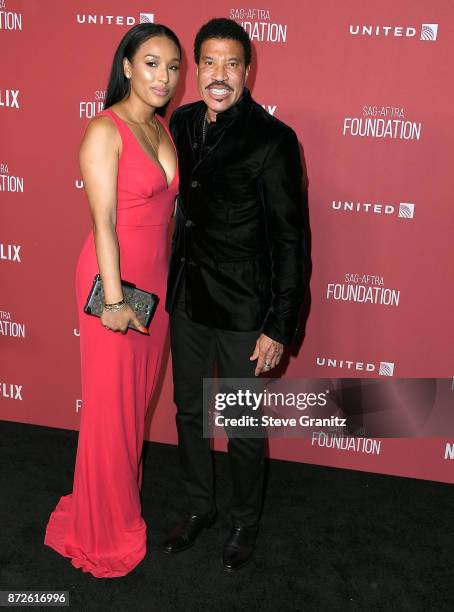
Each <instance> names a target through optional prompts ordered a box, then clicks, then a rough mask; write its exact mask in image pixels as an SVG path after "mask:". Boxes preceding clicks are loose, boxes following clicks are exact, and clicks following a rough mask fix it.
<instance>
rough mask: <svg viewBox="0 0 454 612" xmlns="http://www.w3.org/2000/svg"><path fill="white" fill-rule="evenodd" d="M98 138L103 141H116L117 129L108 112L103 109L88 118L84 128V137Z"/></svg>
mask: <svg viewBox="0 0 454 612" xmlns="http://www.w3.org/2000/svg"><path fill="white" fill-rule="evenodd" d="M87 138H88V139H91V138H95V139H100V140H104V141H116V140H117V139H118V129H117V126H116V124H115V121H114V119H113V118H112V117H111V115H110V113H107V112H106V111H103V112H102V113H100V114H99V115H96V117H93V118H92V119H90V121H89V122H88V124H87V128H86V130H85V136H84V139H87Z"/></svg>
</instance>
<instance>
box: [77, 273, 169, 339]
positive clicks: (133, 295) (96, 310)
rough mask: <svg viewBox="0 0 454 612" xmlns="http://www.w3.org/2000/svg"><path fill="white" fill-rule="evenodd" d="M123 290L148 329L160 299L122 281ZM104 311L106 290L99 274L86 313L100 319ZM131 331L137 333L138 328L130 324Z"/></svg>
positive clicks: (89, 296) (85, 307)
mask: <svg viewBox="0 0 454 612" xmlns="http://www.w3.org/2000/svg"><path fill="white" fill-rule="evenodd" d="M121 288H122V290H123V297H124V299H125V301H126V302H127V303H128V304H129V306H131V308H132V309H133V310H134V312H135V313H136V317H137V318H138V319H139V321H140V323H141V324H142V325H143V326H144V327H146V328H148V326H149V325H150V322H151V319H152V318H153V315H154V313H155V311H156V306H157V305H158V302H159V298H158V296H157V295H155V294H154V293H150V292H149V291H144V290H143V289H138V288H137V287H136V286H135V285H133V284H132V283H128V282H127V281H124V280H122V281H121ZM103 309H104V288H103V286H102V280H101V276H100V275H99V274H97V275H96V276H95V278H94V280H93V285H92V287H91V289H90V293H89V294H88V298H87V303H86V304H85V306H84V312H86V313H87V314H89V315H93V316H95V317H100V316H101V314H102V311H103ZM128 327H129V329H133V330H135V331H137V330H136V328H135V327H134V326H133V325H132V323H130V324H129V325H128Z"/></svg>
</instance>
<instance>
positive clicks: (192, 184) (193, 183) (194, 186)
mask: <svg viewBox="0 0 454 612" xmlns="http://www.w3.org/2000/svg"><path fill="white" fill-rule="evenodd" d="M191 187H192V188H193V189H195V188H196V187H200V183H199V181H192V183H191Z"/></svg>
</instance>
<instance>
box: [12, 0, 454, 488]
mask: <svg viewBox="0 0 454 612" xmlns="http://www.w3.org/2000/svg"><path fill="white" fill-rule="evenodd" d="M259 7H260V8H257V5H252V4H250V5H249V4H248V3H247V2H246V3H243V4H241V5H240V4H238V3H235V2H234V1H233V0H232V1H230V0H229V1H228V2H227V1H224V0H215V1H208V0H198V1H197V0H195V1H193V2H190V3H186V2H180V3H178V2H177V3H175V2H174V3H171V2H164V1H163V0H129V1H128V2H125V1H120V0H108V1H107V0H102V1H101V0H96V1H95V0H90V1H88V0H77V1H76V2H60V1H58V0H22V1H21V0H0V42H1V50H2V58H3V59H2V71H1V77H0V122H1V144H0V192H1V194H0V197H1V204H0V211H1V225H0V274H1V294H0V295H1V297H0V343H1V369H0V396H1V397H0V411H1V412H0V418H2V419H5V420H13V421H19V422H24V423H35V424H42V425H49V426H54V427H63V428H71V429H77V428H78V424H79V417H80V412H81V410H83V406H82V402H81V399H80V380H79V377H80V369H79V347H78V343H79V337H78V335H79V332H78V315H77V312H76V305H75V297H74V272H75V263H76V260H77V257H78V254H79V250H80V248H81V245H82V243H83V242H84V240H85V238H86V235H87V233H88V232H89V231H90V218H89V214H88V206H87V202H86V199H85V195H84V191H83V184H82V180H81V176H80V171H79V165H78V148H79V143H80V140H81V137H82V134H83V132H84V129H85V127H86V125H87V122H88V121H89V119H90V118H91V117H93V116H95V114H96V113H97V112H99V111H100V110H101V109H102V108H103V102H104V95H105V87H106V81H107V77H108V73H109V69H110V64H111V61H112V57H113V53H114V50H115V48H116V46H117V44H118V42H119V40H120V39H121V37H122V36H123V34H124V33H125V32H126V31H127V29H128V28H130V27H131V26H132V25H134V24H137V23H139V22H144V21H154V22H159V23H164V24H166V25H168V26H170V27H171V28H172V29H174V30H175V32H176V33H177V34H178V36H179V37H180V39H181V41H182V44H183V46H184V49H185V65H184V69H183V74H182V76H183V78H182V83H181V88H180V91H179V93H178V95H177V98H176V99H175V100H174V101H173V102H172V107H171V109H170V111H171V110H172V108H175V106H177V105H179V104H181V103H184V102H188V101H192V100H195V99H197V90H196V86H195V70H194V63H193V59H192V47H193V39H194V36H195V33H196V31H197V30H198V28H199V27H200V26H201V25H202V24H203V23H204V22H206V21H207V20H208V19H210V18H212V17H216V16H217V17H222V16H224V17H229V18H231V19H234V20H235V21H237V22H238V23H240V24H242V26H243V27H244V28H245V29H246V31H247V32H248V33H249V34H250V37H251V39H252V42H253V46H254V57H253V67H252V70H251V74H250V78H249V83H248V84H249V87H250V89H251V90H252V94H253V97H254V98H255V99H256V100H257V102H259V103H260V104H262V105H263V107H264V108H265V109H266V110H267V112H269V113H270V114H272V115H274V116H275V117H277V118H279V119H281V120H283V121H285V122H286V123H288V124H289V125H290V126H292V127H293V128H294V129H295V131H296V132H297V134H298V136H299V139H300V142H301V145H302V149H303V150H304V156H305V161H306V165H307V171H308V176H309V209H310V217H311V228H312V263H313V273H312V279H311V295H310V311H309V317H308V320H307V325H306V335H305V337H304V338H300V339H299V341H298V342H297V346H296V347H295V348H294V350H293V352H292V354H291V356H290V359H289V361H288V364H287V366H286V369H285V373H284V376H285V377H286V378H288V379H295V378H325V379H328V378H329V379H334V378H343V379H348V380H351V379H359V378H364V377H374V378H376V379H377V381H378V380H383V381H384V380H385V379H386V380H388V381H390V379H393V380H395V382H396V384H398V382H399V380H398V379H401V378H406V379H411V378H417V377H424V378H426V379H431V380H432V381H433V379H435V378H442V377H443V378H449V377H452V375H453V373H454V348H453V347H454V343H453V333H452V327H453V326H452V313H453V302H454V289H453V285H454V283H453V263H452V262H453V260H454V247H453V242H452V236H453V229H454V228H453V212H452V211H453V205H452V177H453V170H452V152H453V144H454V138H453V114H452V103H451V101H452V99H453V94H454V85H453V79H452V58H453V57H454V25H453V24H454V6H453V5H452V2H451V1H450V0H436V1H435V2H430V3H428V2H426V1H425V0H383V1H382V2H380V3H367V2H363V1H362V0H348V1H345V2H338V1H337V0H322V1H320V2H314V1H312V0H300V1H299V2H294V1H293V0H265V2H264V3H263V4H261V5H259ZM170 359H171V356H170V355H169V352H168V351H167V358H166V363H165V367H163V370H162V373H161V380H160V383H159V389H158V392H157V393H156V396H155V397H154V399H153V404H152V406H151V409H150V412H149V415H148V428H147V438H148V439H151V440H156V441H161V442H168V443H174V442H176V432H175V425H174V414H175V408H174V405H173V401H172V381H171V374H170V372H171V368H170ZM99 368H100V371H99V375H100V376H102V375H103V372H102V364H99ZM426 382H427V385H428V386H429V387H430V388H434V386H433V384H432V383H431V382H430V380H428V381H426ZM431 384H432V387H431ZM347 386H348V385H347ZM435 387H436V385H435ZM388 388H391V387H388ZM416 389H417V388H416ZM392 396H393V394H392V393H390V394H388V395H387V396H386V397H384V396H383V397H382V400H381V404H380V410H385V411H386V410H387V409H389V410H391V411H397V412H396V413H395V414H394V422H395V423H399V422H401V421H400V420H399V419H406V422H408V423H415V422H416V423H417V425H418V430H419V431H420V432H421V428H422V430H424V426H425V425H426V424H427V426H428V427H427V430H426V431H427V435H421V434H420V435H419V437H410V436H407V435H406V434H402V436H400V437H397V438H396V437H387V436H386V435H384V436H382V437H381V436H379V434H380V428H376V429H375V431H377V432H378V433H377V437H375V438H367V437H364V438H363V441H362V442H358V439H359V438H358V437H355V438H352V441H350V440H349V439H348V436H346V434H342V435H341V438H342V439H341V440H340V441H339V434H337V433H336V432H335V431H333V432H332V433H331V434H323V435H321V434H320V435H318V436H317V435H312V436H308V437H304V438H288V439H285V438H276V439H271V440H270V441H269V453H270V456H272V457H275V458H280V459H288V460H295V461H304V462H312V463H318V464H323V465H333V466H340V467H345V468H353V469H360V470H368V471H372V472H384V473H389V474H399V475H405V476H414V477H419V478H429V479H435V480H441V481H447V482H454V476H453V470H452V467H453V463H452V460H453V459H454V436H453V434H452V432H448V431H447V432H446V433H445V435H444V436H443V434H440V433H439V432H438V430H437V432H438V433H437V432H436V433H430V432H433V431H434V430H433V428H432V429H431V427H430V423H431V419H437V422H440V419H442V418H443V414H442V413H440V411H443V410H444V409H446V406H447V404H446V401H445V402H442V403H441V404H440V402H438V403H437V401H435V399H436V398H435V399H434V395H433V393H432V395H430V394H429V396H430V397H429V399H428V396H427V393H425V392H421V393H420V394H419V393H417V392H416V393H414V392H412V393H410V395H409V397H410V398H412V399H409V400H408V401H406V402H402V401H400V402H397V403H393V402H392V401H391V400H392ZM347 397H348V395H347ZM452 397H453V398H454V394H453V395H452ZM447 401H448V402H449V399H448V400H447ZM347 404H348V402H347ZM385 404H386V405H385ZM394 404H395V405H394ZM451 404H452V400H451ZM437 406H438V407H437ZM364 409H365V412H366V413H368V414H370V410H369V411H368V408H367V406H366V405H365V406H364ZM107 426H108V424H107V423H106V427H107ZM404 429H405V428H404ZM366 431H367V428H366ZM396 431H399V429H398V428H397V430H396ZM406 431H407V432H408V428H407V429H406ZM216 447H217V448H224V441H223V440H216Z"/></svg>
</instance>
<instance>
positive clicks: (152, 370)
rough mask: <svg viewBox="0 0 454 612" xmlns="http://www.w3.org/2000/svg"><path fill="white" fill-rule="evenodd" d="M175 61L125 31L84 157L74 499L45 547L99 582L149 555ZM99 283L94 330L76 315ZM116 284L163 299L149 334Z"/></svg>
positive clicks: (61, 510) (157, 45)
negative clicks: (85, 233) (147, 457)
mask: <svg viewBox="0 0 454 612" xmlns="http://www.w3.org/2000/svg"><path fill="white" fill-rule="evenodd" d="M180 59H181V47H180V44H179V42H178V39H177V37H176V36H175V34H174V33H173V32H172V31H171V30H169V29H168V28H166V27H165V26H160V25H155V24H140V25H137V26H135V27H134V28H132V29H131V30H130V31H129V32H128V33H127V34H126V35H125V37H124V38H123V40H122V41H121V43H120V45H119V47H118V49H117V51H116V54H115V57H114V60H113V65H112V72H111V75H110V81H109V86H108V89H107V94H106V110H104V111H103V112H102V113H100V114H99V115H98V116H97V117H96V118H94V119H93V120H92V121H91V122H90V123H89V125H88V128H87V130H86V133H85V136H84V139H83V141H82V145H81V152H80V161H81V170H82V177H83V180H84V188H85V192H86V194H87V198H88V202H89V205H90V211H91V215H92V218H93V232H92V233H90V235H89V237H88V239H87V241H86V243H85V245H84V247H83V249H82V252H81V254H80V257H79V261H78V265H77V272H76V293H77V301H78V308H79V313H80V349H81V365H82V414H81V422H80V432H79V442H78V447H77V458H76V466H75V473H74V483H73V490H72V493H71V494H69V495H66V496H64V497H62V498H61V499H60V501H59V503H58V505H57V507H56V508H55V510H54V511H53V513H52V514H51V516H50V519H49V522H48V524H47V529H46V536H45V544H47V545H48V546H51V547H52V548H54V549H55V550H56V551H57V552H59V553H60V554H62V555H64V556H65V557H69V558H70V559H71V563H72V564H73V565H74V567H77V568H80V569H82V570H83V571H84V572H90V573H91V574H92V575H93V576H96V577H98V578H113V577H118V576H124V575H125V574H127V573H128V572H130V571H131V570H132V569H133V568H134V567H135V566H136V565H137V564H138V563H139V562H140V561H141V560H142V559H143V557H144V555H145V552H146V524H145V522H144V520H143V518H142V515H141V506H140V488H141V484H142V463H141V458H142V444H143V435H144V422H145V415H146V410H147V406H148V403H149V401H150V397H151V394H152V392H153V389H154V386H155V383H156V380H157V376H158V372H159V367H160V362H161V358H162V353H163V347H164V342H165V338H166V334H167V325H168V320H167V314H166V312H165V310H164V302H165V288H166V281H167V265H168V260H167V234H168V224H169V220H170V217H171V216H172V213H173V210H174V203H175V197H176V194H177V189H178V163H177V157H176V151H175V147H174V145H173V142H172V139H171V137H170V134H169V131H168V129H167V126H166V125H165V123H164V121H163V120H162V119H161V118H160V117H159V116H158V115H157V113H156V110H157V109H162V107H164V106H165V105H166V104H167V102H168V101H169V100H170V98H171V97H172V95H173V94H174V92H175V88H176V86H177V83H178V76H179V63H180ZM98 271H99V273H100V274H101V278H102V281H103V286H104V293H105V303H106V306H105V308H104V311H103V314H102V317H101V319H99V318H95V317H93V316H90V315H87V314H85V313H83V311H82V309H83V306H84V304H85V301H86V298H87V295H88V293H89V290H90V288H91V285H92V282H93V278H94V276H95V274H97V273H98ZM121 279H123V280H126V281H129V282H132V283H134V284H135V285H137V287H139V288H140V289H145V290H146V291H151V292H152V293H155V294H157V295H158V297H159V298H160V302H159V303H158V307H157V310H156V312H155V315H154V317H153V320H152V322H151V325H150V330H149V333H148V332H147V330H146V329H145V328H143V327H142V326H141V325H140V323H139V321H138V320H137V318H136V316H135V314H134V312H133V310H132V309H131V308H130V306H129V305H128V304H124V303H123V294H122V289H121V282H120V281H121ZM129 323H132V324H133V325H134V327H135V328H136V329H137V330H138V331H135V330H131V329H130V330H128V329H127V328H128V324H129Z"/></svg>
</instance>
